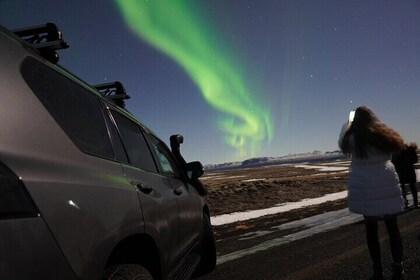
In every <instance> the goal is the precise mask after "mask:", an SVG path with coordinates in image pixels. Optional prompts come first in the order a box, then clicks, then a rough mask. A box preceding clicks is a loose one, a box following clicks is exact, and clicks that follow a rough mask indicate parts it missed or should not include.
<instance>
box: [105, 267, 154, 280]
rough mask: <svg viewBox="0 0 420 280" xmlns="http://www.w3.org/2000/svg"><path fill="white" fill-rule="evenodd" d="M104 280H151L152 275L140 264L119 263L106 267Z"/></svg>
mask: <svg viewBox="0 0 420 280" xmlns="http://www.w3.org/2000/svg"><path fill="white" fill-rule="evenodd" d="M104 280H153V277H152V275H151V274H150V272H149V271H148V270H147V269H146V268H144V267H143V266H141V265H138V264H120V265H116V266H113V267H111V268H109V269H107V270H106V271H105V277H104Z"/></svg>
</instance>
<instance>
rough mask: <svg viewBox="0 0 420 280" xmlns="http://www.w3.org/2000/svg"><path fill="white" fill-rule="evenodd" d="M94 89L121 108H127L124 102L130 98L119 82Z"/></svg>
mask: <svg viewBox="0 0 420 280" xmlns="http://www.w3.org/2000/svg"><path fill="white" fill-rule="evenodd" d="M93 87H94V88H96V90H98V91H99V93H100V94H101V95H102V96H104V97H105V98H106V99H108V100H111V101H112V102H114V103H115V104H116V105H117V106H119V107H121V108H125V102H124V100H126V99H130V96H129V95H128V94H127V93H126V92H125V88H124V86H123V85H122V83H121V82H118V81H115V82H111V83H105V84H99V85H94V86H93Z"/></svg>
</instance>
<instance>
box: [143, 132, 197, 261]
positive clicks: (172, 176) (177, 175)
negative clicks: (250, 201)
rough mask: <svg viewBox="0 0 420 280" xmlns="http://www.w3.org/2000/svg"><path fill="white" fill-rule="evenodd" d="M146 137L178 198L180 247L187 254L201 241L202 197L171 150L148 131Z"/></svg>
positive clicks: (162, 171) (163, 173)
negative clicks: (183, 173)
mask: <svg viewBox="0 0 420 280" xmlns="http://www.w3.org/2000/svg"><path fill="white" fill-rule="evenodd" d="M145 136H146V139H147V140H148V141H149V143H150V146H151V148H152V152H153V154H154V156H155V158H156V163H157V166H158V170H159V172H160V173H161V174H162V175H163V176H165V177H166V178H167V179H168V180H169V182H170V184H171V186H172V189H173V193H174V194H175V195H176V197H177V203H178V211H179V219H180V222H179V223H180V229H179V232H180V234H179V246H180V250H181V252H182V253H185V252H186V251H188V250H189V249H191V247H192V246H194V245H196V244H197V243H198V242H199V240H200V233H201V228H202V218H203V215H202V212H203V210H202V203H201V199H200V196H199V195H198V193H197V191H196V190H195V189H194V187H192V186H191V185H189V184H188V183H187V181H186V178H185V176H182V174H181V171H180V168H179V167H178V166H177V164H176V161H175V158H174V157H173V155H172V153H171V152H170V150H169V148H168V147H167V146H166V145H165V144H164V143H163V142H162V141H161V140H159V139H158V138H157V137H155V136H154V135H152V134H151V133H148V131H147V130H145Z"/></svg>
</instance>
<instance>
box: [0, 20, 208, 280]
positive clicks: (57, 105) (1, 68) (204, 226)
mask: <svg viewBox="0 0 420 280" xmlns="http://www.w3.org/2000/svg"><path fill="white" fill-rule="evenodd" d="M67 47H68V45H67V44H66V43H65V42H64V41H63V38H62V36H61V32H60V31H59V30H58V29H57V27H56V26H55V25H54V24H52V23H48V24H45V25H40V26H34V27H29V28H23V29H19V30H14V31H10V30H7V29H5V28H3V27H0V50H1V52H0V120H1V125H0V279H13V280H15V279H43V280H44V279H60V280H61V279H189V278H191V277H194V276H200V275H203V274H206V273H209V272H211V271H212V270H213V269H214V267H215V262H216V251H215V244H214V237H213V232H212V226H211V224H210V213H209V207H208V205H207V204H206V201H205V199H204V197H205V195H206V193H207V191H206V188H205V187H204V186H203V185H202V184H201V183H200V181H199V180H198V178H199V177H200V176H201V175H202V173H203V168H202V165H201V163H199V162H191V163H186V162H185V160H184V159H183V157H182V156H181V154H180V151H179V148H180V144H181V143H182V141H183V138H182V136H181V135H173V136H172V137H171V138H170V140H171V142H170V143H171V149H169V148H168V147H167V146H166V145H165V144H164V143H163V142H162V141H161V140H160V139H159V138H158V137H157V136H156V135H155V134H154V133H153V132H152V131H151V130H150V129H149V128H147V127H146V126H145V125H144V124H142V123H141V122H140V121H138V120H137V119H136V118H134V117H133V116H132V115H131V114H130V113H129V112H128V111H127V110H126V109H124V99H127V98H128V95H127V94H126V93H125V91H124V88H123V87H122V85H121V83H118V82H117V83H110V84H103V85H98V86H91V85H88V84H86V83H85V82H83V81H82V80H80V79H79V78H77V77H76V76H74V75H73V74H71V73H70V72H69V71H67V70H66V69H64V68H63V67H61V66H59V65H58V64H57V62H58V55H57V53H56V51H57V50H58V49H63V48H67Z"/></svg>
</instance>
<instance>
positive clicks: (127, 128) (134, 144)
mask: <svg viewBox="0 0 420 280" xmlns="http://www.w3.org/2000/svg"><path fill="white" fill-rule="evenodd" d="M111 114H112V116H113V118H114V120H115V123H116V125H117V128H118V131H119V135H120V136H121V140H122V142H123V145H124V148H125V150H126V152H127V156H128V160H129V162H130V164H132V165H134V166H136V167H139V168H141V169H143V170H146V171H152V172H156V171H157V170H156V165H155V162H154V160H153V157H152V155H151V154H150V149H149V146H148V145H147V143H146V140H145V139H144V136H143V134H142V132H141V130H140V127H139V126H138V125H137V124H136V123H135V122H133V121H131V120H130V119H128V118H126V117H124V116H123V115H121V114H120V113H118V112H116V111H114V110H111Z"/></svg>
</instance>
